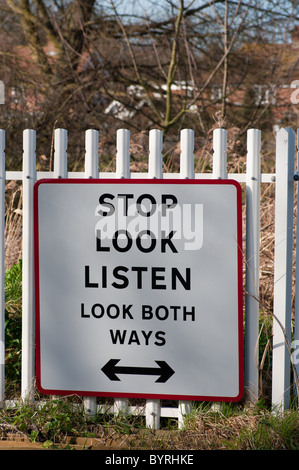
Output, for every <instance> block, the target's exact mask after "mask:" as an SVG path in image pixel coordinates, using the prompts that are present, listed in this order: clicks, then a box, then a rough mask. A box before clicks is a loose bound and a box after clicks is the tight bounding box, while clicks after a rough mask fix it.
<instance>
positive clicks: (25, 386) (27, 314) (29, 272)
mask: <svg viewBox="0 0 299 470" xmlns="http://www.w3.org/2000/svg"><path fill="white" fill-rule="evenodd" d="M35 148H36V133H35V131H34V130H32V129H26V130H24V132H23V149H24V153H23V261H22V278H23V286H22V293H23V295H22V297H23V298H22V399H23V400H26V401H29V402H32V401H34V394H33V391H34V377H35V349H34V348H35V332H34V304H35V302H34V243H33V187H34V183H35V180H36V156H35Z"/></svg>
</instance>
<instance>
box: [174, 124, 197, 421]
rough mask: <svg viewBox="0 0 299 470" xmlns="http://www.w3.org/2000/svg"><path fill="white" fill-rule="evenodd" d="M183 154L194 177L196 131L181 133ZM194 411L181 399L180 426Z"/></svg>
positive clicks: (183, 171) (185, 173)
mask: <svg viewBox="0 0 299 470" xmlns="http://www.w3.org/2000/svg"><path fill="white" fill-rule="evenodd" d="M180 143H181V156H180V178H184V179H189V178H194V131H193V130H191V129H182V130H181V135H180ZM191 411H192V401H190V400H188V401H187V400H186V401H179V406H178V427H179V429H181V428H182V427H183V425H184V420H185V416H186V415H188V414H190V413H191Z"/></svg>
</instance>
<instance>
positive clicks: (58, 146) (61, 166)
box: [54, 129, 68, 178]
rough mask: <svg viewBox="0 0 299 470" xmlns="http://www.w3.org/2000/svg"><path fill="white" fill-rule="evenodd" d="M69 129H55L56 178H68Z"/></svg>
mask: <svg viewBox="0 0 299 470" xmlns="http://www.w3.org/2000/svg"><path fill="white" fill-rule="evenodd" d="M67 176H68V174H67V130H66V129H55V133H54V178H67Z"/></svg>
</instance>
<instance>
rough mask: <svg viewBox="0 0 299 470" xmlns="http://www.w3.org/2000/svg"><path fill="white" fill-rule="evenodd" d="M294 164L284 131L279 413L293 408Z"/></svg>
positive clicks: (277, 278)
mask: <svg viewBox="0 0 299 470" xmlns="http://www.w3.org/2000/svg"><path fill="white" fill-rule="evenodd" d="M294 162H295V133H294V131H293V130H292V129H289V128H287V129H280V131H279V132H278V133H277V138H276V188H275V189H276V191H275V201H276V204H275V252H274V259H275V261H274V311H273V315H274V318H273V356H272V406H273V408H276V409H277V410H279V411H282V410H283V409H284V408H289V405H290V353H289V350H288V349H289V348H290V339H291V309H292V256H293V212H294Z"/></svg>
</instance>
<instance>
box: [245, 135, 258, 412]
mask: <svg viewBox="0 0 299 470" xmlns="http://www.w3.org/2000/svg"><path fill="white" fill-rule="evenodd" d="M260 150H261V132H260V131H259V130H257V129H250V130H249V131H248V132H247V163H246V285H245V388H246V395H247V399H248V400H249V401H251V402H252V403H255V402H257V400H258V376H259V371H258V363H259V358H258V337H259V274H260V273H259V251H260V246H259V244H260V183H261V161H260Z"/></svg>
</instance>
